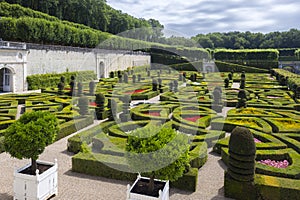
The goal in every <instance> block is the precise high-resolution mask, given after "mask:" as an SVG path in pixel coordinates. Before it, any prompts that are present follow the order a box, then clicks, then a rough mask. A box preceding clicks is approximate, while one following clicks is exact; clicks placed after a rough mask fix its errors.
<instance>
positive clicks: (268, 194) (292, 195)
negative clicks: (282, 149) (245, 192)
mask: <svg viewBox="0 0 300 200" xmlns="http://www.w3.org/2000/svg"><path fill="white" fill-rule="evenodd" d="M254 182H255V186H256V188H257V190H258V194H259V195H260V198H262V199H272V200H290V199H299V191H300V180H295V179H288V178H281V177H274V176H266V175H261V174H256V175H255V179H254Z"/></svg>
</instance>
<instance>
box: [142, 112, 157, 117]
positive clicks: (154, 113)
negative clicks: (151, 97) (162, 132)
mask: <svg viewBox="0 0 300 200" xmlns="http://www.w3.org/2000/svg"><path fill="white" fill-rule="evenodd" d="M143 114H145V115H150V116H155V117H160V112H143Z"/></svg>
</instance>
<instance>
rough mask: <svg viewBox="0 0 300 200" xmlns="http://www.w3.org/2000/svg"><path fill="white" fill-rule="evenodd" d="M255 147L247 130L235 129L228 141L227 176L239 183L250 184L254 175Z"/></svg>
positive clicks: (242, 128)
mask: <svg viewBox="0 0 300 200" xmlns="http://www.w3.org/2000/svg"><path fill="white" fill-rule="evenodd" d="M255 153H256V146H255V142H254V137H253V135H252V133H251V132H250V130H249V129H247V128H244V127H236V128H235V129H234V130H233V131H232V133H231V136H230V139H229V161H228V163H229V165H228V175H229V176H230V177H231V178H233V179H235V180H236V181H241V182H251V181H253V180H254V174H255Z"/></svg>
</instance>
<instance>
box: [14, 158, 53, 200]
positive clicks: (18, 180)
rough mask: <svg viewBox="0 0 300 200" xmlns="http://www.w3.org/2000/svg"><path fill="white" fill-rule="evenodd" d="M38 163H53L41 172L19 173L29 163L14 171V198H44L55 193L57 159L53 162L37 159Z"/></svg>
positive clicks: (39, 199) (40, 199)
mask: <svg viewBox="0 0 300 200" xmlns="http://www.w3.org/2000/svg"><path fill="white" fill-rule="evenodd" d="M37 163H40V164H46V165H53V166H52V167H50V168H49V169H47V170H46V171H45V172H43V173H42V174H38V171H37V173H36V175H27V174H22V173H19V172H21V171H22V170H24V169H26V168H28V167H30V165H31V164H27V165H26V166H24V167H22V168H20V169H18V170H16V171H15V172H14V200H45V199H48V198H49V197H51V196H53V195H57V192H58V190H57V160H56V159H55V163H51V162H44V161H37Z"/></svg>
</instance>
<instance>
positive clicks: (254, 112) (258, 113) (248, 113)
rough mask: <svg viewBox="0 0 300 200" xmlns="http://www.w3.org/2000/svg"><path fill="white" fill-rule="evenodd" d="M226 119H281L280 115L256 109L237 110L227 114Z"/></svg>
mask: <svg viewBox="0 0 300 200" xmlns="http://www.w3.org/2000/svg"><path fill="white" fill-rule="evenodd" d="M227 117H281V115H279V114H276V113H273V112H268V111H265V110H263V109H258V108H252V107H248V108H238V109H232V110H229V111H228V112H227Z"/></svg>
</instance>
